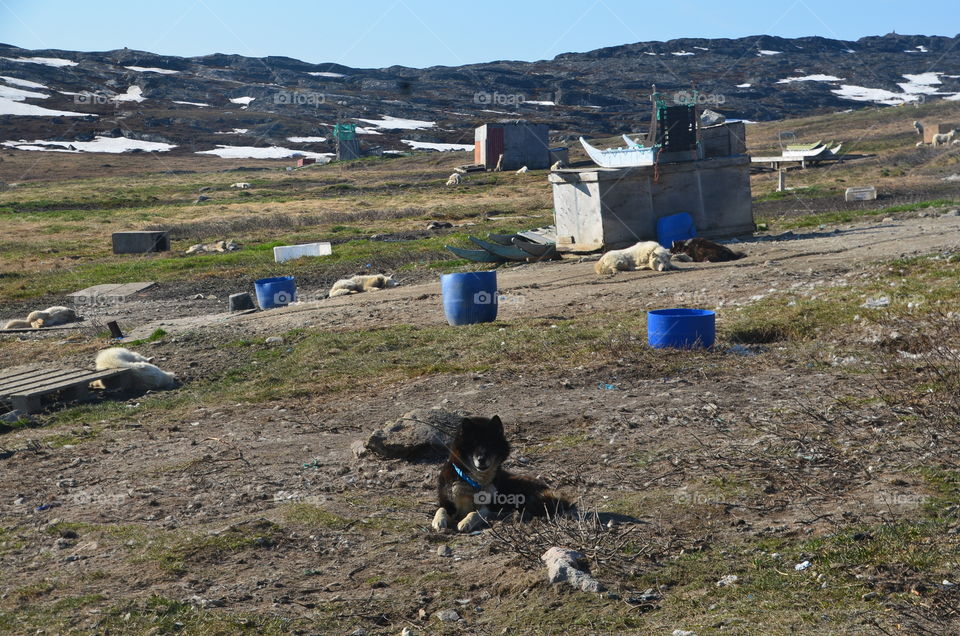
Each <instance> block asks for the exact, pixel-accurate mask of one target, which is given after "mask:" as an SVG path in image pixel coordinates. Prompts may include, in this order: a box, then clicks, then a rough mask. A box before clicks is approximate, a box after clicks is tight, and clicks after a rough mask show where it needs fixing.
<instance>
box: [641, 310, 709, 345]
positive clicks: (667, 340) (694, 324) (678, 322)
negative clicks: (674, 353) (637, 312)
mask: <svg viewBox="0 0 960 636" xmlns="http://www.w3.org/2000/svg"><path fill="white" fill-rule="evenodd" d="M716 333H717V315H716V314H715V313H714V312H712V311H710V310H709V309H654V310H652V311H648V312H647V344H649V345H650V346H651V347H653V348H654V349H663V348H665V347H674V348H676V349H695V348H698V347H703V348H705V349H709V348H710V347H712V346H713V341H714V339H715V338H716Z"/></svg>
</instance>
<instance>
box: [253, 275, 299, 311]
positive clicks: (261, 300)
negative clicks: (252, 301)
mask: <svg viewBox="0 0 960 636" xmlns="http://www.w3.org/2000/svg"><path fill="white" fill-rule="evenodd" d="M253 288H254V289H255V290H256V292H257V304H258V305H260V309H273V308H274V307H283V306H285V305H289V304H290V303H292V302H293V301H294V300H296V299H297V283H296V281H294V279H293V276H276V277H274V278H261V279H260V280H258V281H256V282H254V283H253Z"/></svg>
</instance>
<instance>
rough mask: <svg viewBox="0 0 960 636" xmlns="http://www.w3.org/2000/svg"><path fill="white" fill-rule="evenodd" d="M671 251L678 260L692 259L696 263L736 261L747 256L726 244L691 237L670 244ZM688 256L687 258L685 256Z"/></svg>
mask: <svg viewBox="0 0 960 636" xmlns="http://www.w3.org/2000/svg"><path fill="white" fill-rule="evenodd" d="M670 253H671V254H673V255H674V256H675V257H676V258H677V260H678V261H679V260H690V261H694V262H696V263H721V262H723V261H735V260H737V259H738V258H743V257H744V256H746V254H744V253H743V252H734V251H733V250H732V249H730V248H729V247H727V246H726V245H720V244H719V243H714V242H713V241H708V240H707V239H705V238H700V237H696V238H690V239H684V240H682V241H674V242H673V245H671V246H670ZM684 256H686V258H683V257H684Z"/></svg>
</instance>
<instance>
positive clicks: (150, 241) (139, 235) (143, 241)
mask: <svg viewBox="0 0 960 636" xmlns="http://www.w3.org/2000/svg"><path fill="white" fill-rule="evenodd" d="M169 250H170V235H169V233H167V232H145V231H144V232H114V233H113V253H114V254H145V253H147V252H167V251H169Z"/></svg>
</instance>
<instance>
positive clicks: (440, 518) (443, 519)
mask: <svg viewBox="0 0 960 636" xmlns="http://www.w3.org/2000/svg"><path fill="white" fill-rule="evenodd" d="M431 525H432V526H433V529H434V530H436V531H437V532H440V531H441V530H446V529H447V527H448V526H449V525H450V515H448V514H447V511H446V510H445V509H443V508H437V513H436V514H435V515H433V523H432V524H431Z"/></svg>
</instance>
